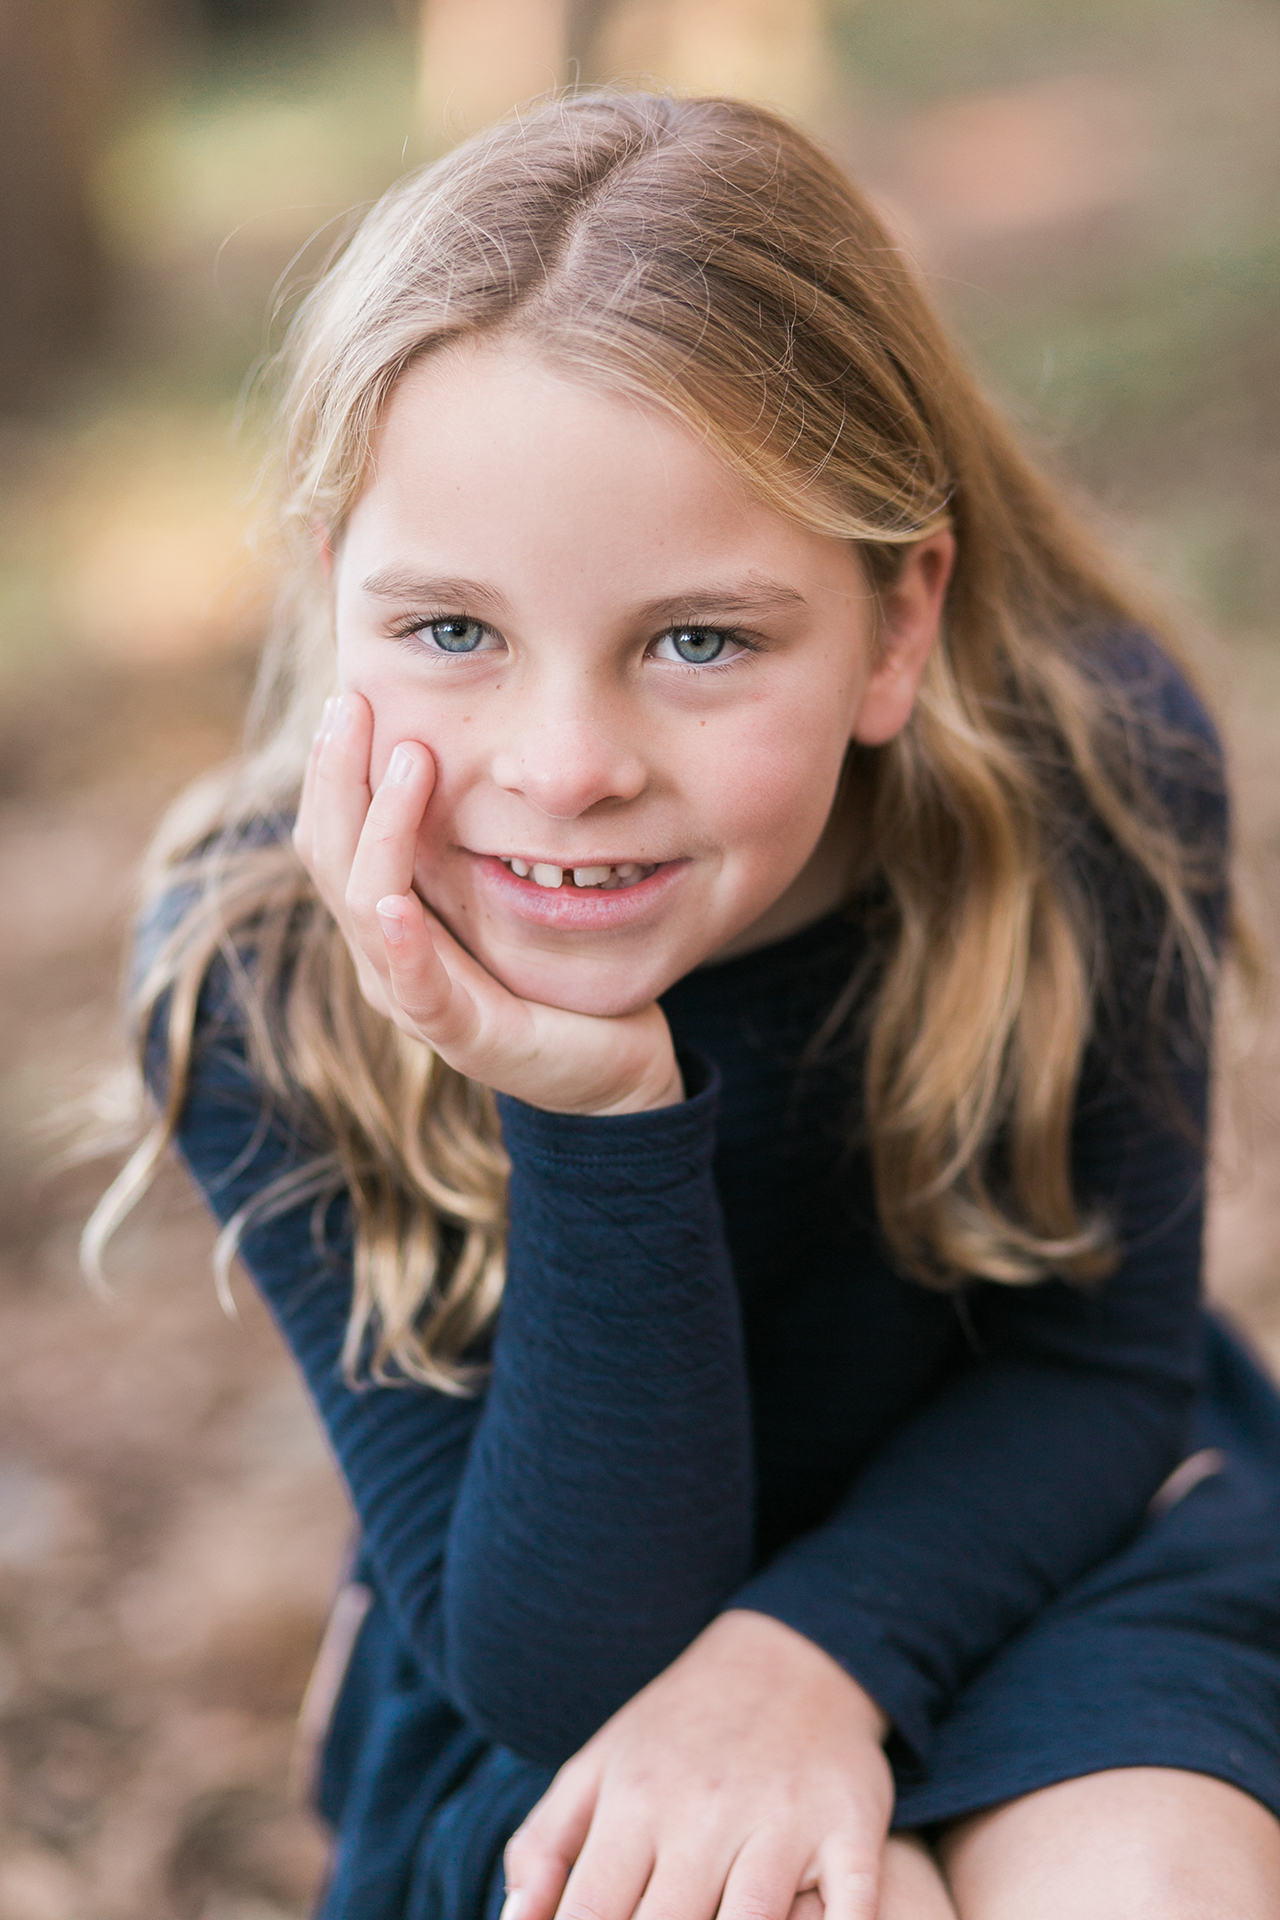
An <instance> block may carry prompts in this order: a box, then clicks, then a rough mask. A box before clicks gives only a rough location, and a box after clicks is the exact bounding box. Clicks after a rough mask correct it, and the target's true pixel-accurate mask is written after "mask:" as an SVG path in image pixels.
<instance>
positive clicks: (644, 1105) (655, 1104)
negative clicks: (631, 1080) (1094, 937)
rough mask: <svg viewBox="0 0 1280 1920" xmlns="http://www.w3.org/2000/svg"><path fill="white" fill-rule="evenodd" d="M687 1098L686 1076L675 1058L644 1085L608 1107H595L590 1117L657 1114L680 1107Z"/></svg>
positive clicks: (605, 1117) (603, 1118) (598, 1118)
mask: <svg viewBox="0 0 1280 1920" xmlns="http://www.w3.org/2000/svg"><path fill="white" fill-rule="evenodd" d="M684 1097H685V1090H684V1076H683V1075H682V1073H681V1072H680V1068H679V1066H678V1064H677V1062H676V1060H675V1058H674V1057H673V1058H672V1059H671V1061H670V1064H669V1066H668V1067H667V1068H666V1070H665V1072H664V1071H659V1072H656V1073H654V1074H652V1075H650V1076H648V1077H647V1078H646V1079H645V1081H644V1082H642V1084H641V1085H640V1086H638V1087H636V1088H634V1089H633V1090H632V1091H631V1092H629V1093H626V1094H624V1095H623V1096H622V1097H621V1098H620V1099H618V1100H615V1101H612V1102H611V1103H610V1104H609V1105H608V1106H601V1107H593V1108H591V1109H590V1117H591V1118H592V1119H596V1120H605V1119H608V1118H610V1117H611V1116H612V1115H614V1114H622V1113H655V1112H657V1110H658V1109H659V1108H660V1107H678V1106H680V1105H681V1104H682V1103H683V1101H684Z"/></svg>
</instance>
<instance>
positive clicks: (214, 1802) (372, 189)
mask: <svg viewBox="0 0 1280 1920" xmlns="http://www.w3.org/2000/svg"><path fill="white" fill-rule="evenodd" d="M625 76H630V77H634V78H637V79H642V80H647V81H654V80H656V81H661V82H666V83H669V84H672V85H675V86H677V87H681V88H686V89H690V90H708V89H716V90H732V91H735V92H739V93H743V94H746V95H749V96H752V97H756V98H762V99H765V100H768V101H771V102H773V103H775V104H778V105H781V106H782V107H783V108H785V109H786V110H787V111H789V112H791V113H793V114H794V115H796V116H797V117H798V118H799V119H800V120H801V121H802V122H803V123H804V124H805V125H807V126H808V127H810V128H811V129H813V130H815V131H816V132H818V133H819V134H820V135H822V136H823V137H824V138H825V139H826V140H827V141H828V142H829V143H830V144H831V145H832V146H833V148H834V149H835V150H836V151H837V152H838V153H839V155H840V156H841V157H842V158H843V159H844V160H845V161H846V162H847V163H848V164H849V165H850V167H851V168H852V169H853V171H854V172H855V174H856V175H857V176H858V177H859V178H861V180H862V181H863V182H864V183H865V184H866V185H867V186H868V187H869V188H870V190H871V191H872V193H873V194H874V196H875V197H876V199H877V200H878V201H879V203H880V204H881V206H882V207H883V208H884V210H885V211H886V213H887V214H888V217H889V218H890V220H891V222H892V223H893V225H894V226H895V227H896V229H897V231H898V232H899V234H900V235H901V236H902V238H903V240H904V241H905V243H906V244H907V246H908V247H909V248H910V249H911V250H912V252H913V253H914V255H915V257H916V258H917V260H918V261H919V262H920V264H921V266H922V269H923V270H924V271H925V273H926V274H927V276H928V278H929V281H930V283H931V286H932V289H933V292H934V295H935V297H936V299H937V300H938V301H939V303H940V304H941V306H942V307H943V309H944V310H945V311H946V313H947V314H948V315H949V317H950V318H951V320H952V321H953V323H954V325H955V326H956V328H957V329H958V330H959V332H960V334H961V335H962V336H963V337H964V339H965V340H966V341H967V342H968V343H969V346H970V348H971V350H972V353H973V356H974V357H975V359H976V361H977V362H978V364H979V366H980V367H981V369H982V371H983V375H984V378H985V379H986V381H987V383H988V384H989V385H990V386H991V387H992V388H993V389H994V390H995V391H996V392H998V393H999V394H1000V395H1002V396H1003V398H1004V399H1005V401H1006V402H1007V404H1008V405H1009V406H1010V408H1011V409H1012V410H1013V412H1014V413H1015V415H1016V416H1017V417H1018V418H1019V419H1020V420H1021V421H1022V423H1023V425H1024V427H1025V429H1026V431H1027V432H1028V434H1029V435H1030V436H1031V437H1032V438H1033V440H1034V441H1035V442H1036V443H1037V444H1038V445H1039V446H1040V448H1041V449H1042V450H1043V451H1044V453H1045V455H1046V457H1048V458H1049V459H1050V460H1051V461H1052V462H1053V464H1054V465H1055V466H1056V467H1057V469H1058V470H1059V471H1060V472H1064V473H1066V474H1068V475H1070V476H1072V477H1074V478H1075V479H1076V480H1077V481H1078V482H1080V483H1081V484H1082V485H1083V486H1084V487H1085V488H1087V489H1088V490H1089V491H1090V492H1091V493H1092V494H1093V496H1094V497H1095V498H1096V499H1098V500H1099V501H1100V502H1101V503H1102V505H1103V507H1104V509H1105V510H1106V511H1107V513H1108V514H1109V515H1110V516H1111V519H1112V521H1113V524H1114V527H1115V530H1116V537H1117V539H1119V540H1120V541H1121V542H1122V544H1123V545H1124V546H1125V547H1126V548H1127V549H1128V550H1129V551H1130V552H1131V553H1132V554H1133V555H1134V556H1136V557H1137V558H1138V559H1140V560H1141V561H1143V562H1144V563H1145V564H1146V565H1147V566H1148V567H1150V568H1151V569H1152V570H1153V571H1154V573H1155V574H1156V575H1157V576H1158V578H1159V579H1160V580H1161V581H1162V582H1163V584H1164V585H1165V587H1166V588H1168V589H1169V590H1171V591H1172V592H1173V593H1175V594H1176V595H1178V596H1179V597H1180V598H1181V599H1182V601H1183V603H1184V604H1185V605H1186V607H1187V609H1188V612H1189V618H1190V631H1191V635H1192V645H1193V648H1194V650H1195V652H1196V655H1197V657H1198V659H1199V663H1200V666H1201V669H1202V672H1203V674H1204V676H1205V678H1206V680H1207V682H1208V684H1209V686H1210V687H1211V689H1212V690H1213V692H1214V694H1215V695H1216V697H1217V699H1218V701H1219V703H1220V707H1221V711H1222V715H1223V718H1224V723H1225V726H1226V730H1227V734H1228V737H1229V739H1230V742H1231V745H1232V747H1233V749H1234V752H1235V756H1236V765H1237V772H1238V781H1239V792H1240V814H1241V824H1242V828H1243V831H1244V838H1245V840H1246V842H1247V843H1248V845H1249V847H1250V848H1251V849H1252V851H1251V854H1250V873H1251V876H1252V878H1251V885H1252V887H1253V891H1254V893H1255V896H1256V899H1257V901H1258V903H1259V908H1260V911H1261V912H1262V913H1263V914H1264V916H1265V915H1266V913H1267V912H1268V911H1269V908H1270V903H1271V902H1273V901H1274V899H1275V897H1276V893H1277V873H1278V872H1280V785H1278V784H1277V781H1276V779H1275V773H1274V768H1275V762H1276V759H1277V755H1278V749H1280V734H1278V733H1277V724H1278V722H1280V545H1278V543H1277V538H1276V528H1277V525H1278V524H1280V437H1278V434H1277V428H1278V427H1280V326H1278V324H1277V323H1278V321H1280V276H1278V272H1277V269H1278V265H1280V240H1278V236H1277V230H1276V225H1275V211H1276V207H1277V205H1278V204H1280V200H1278V198H1277V187H1278V186H1280V179H1278V175H1280V12H1277V10H1276V8H1275V6H1274V4H1273V0H427V3H426V4H425V6H421V7H419V6H417V5H415V4H413V0H0V923H2V925H0V978H2V980H3V1001H2V1006H0V1079H2V1081H3V1087H2V1091H0V1144H2V1146H3V1167H2V1170H0V1201H2V1206H3V1210H2V1213H0V1376H2V1382H3V1383H2V1386H0V1920H294V1917H296V1916H301V1915H303V1914H304V1913H305V1912H306V1910H307V1906H308V1902H309V1899H310V1897H311V1894H312V1892H313V1890H314V1887H315V1885H316V1884H317V1881H318V1878H319V1876H320V1874H321V1872H322V1870H323V1861H324V1849H323V1844H322V1841H321V1838H320V1835H319V1833H318V1830H317V1829H316V1827H315V1826H314V1825H313V1823H312V1822H311V1819H310V1817H309V1816H308V1814H307V1813H306V1812H305V1811H304V1810H303V1808H302V1807H301V1805H300V1804H299V1802H298V1798H297V1796H296V1793H293V1792H292V1791H291V1788H290V1783H289V1768H290V1753H291V1745H292V1739H293V1722H294V1717H295V1714H296V1711H297V1706H298V1702H299V1699H300V1696H301V1693H302V1689H303V1687H304V1684H305V1680H306V1676H307V1672H308V1669H309V1666H310V1663H311V1660H312V1658H313V1656H314V1653H315V1649H316V1645H317V1642H318V1638H319V1635H320V1631H321V1627H322V1623H323V1618H324V1614H325V1610H326V1606H327V1603H328V1599H329V1595H330V1591H331V1588H332V1584H333V1580H334V1570H335V1566H336V1563H337V1560H338V1557H339V1554H340V1552H341V1548H342V1545H343V1542H344V1539H345V1535H346V1531H347V1524H348V1522H347V1514H346V1511H345V1507H344V1503H343V1499H342V1496H341V1493H340V1491H339V1489H338V1487H337V1485H336V1483H335V1480H334V1477H333V1474H332V1471H331V1469H330V1466H329V1463H328V1460H327V1456H326V1454H325V1452H324V1448H323V1446H322V1444H321V1442H320V1440H319V1438H318V1437H317V1435H316V1433H315V1431H314V1428H313V1425H312V1422H311V1419H310V1416H309V1414H308V1412H307V1409H306V1407H305V1405H304V1402H303V1400H302V1396H301V1393H300V1390H299V1388H298V1387H297V1385H296V1384H295V1382H294V1379H293V1377H292V1374H291V1371H290V1368H289V1365H288V1363H287V1362H286V1360H285V1359H284V1357H283V1356H282V1354H281V1352H280V1351H279V1349H278V1346H277V1343H276V1341H275V1338H274V1336H273V1334H272V1332H271V1330H270V1328H269V1327H268V1326H267V1325H266V1323H265V1319H264V1316H263V1314H262V1313H261V1311H260V1310H259V1309H258V1308H257V1307H256V1305H255V1302H254V1299H253V1297H252V1294H251V1292H250V1290H249V1289H248V1287H247V1286H246V1285H244V1284H243V1283H241V1285H240V1286H239V1288H238V1295H239V1302H240V1318H239V1320H238V1321H237V1322H232V1321H228V1320H227V1319H225V1318H224V1317H223V1316H222V1315H221V1313H220V1311H219V1309H218V1306H217V1303H216V1300H215V1298H214V1292H213V1287H212V1283H211V1280H210V1277H209V1269H208V1254H209V1245H210V1234H209V1232H208V1229H207V1227H206V1225H205V1223H204V1220H203V1218H202V1217H201V1215H200V1213H199V1211H198V1209H197V1208H196V1207H195V1205H194V1204H193V1202H192V1201H191V1200H190V1198H189V1197H188V1195H187V1194H186V1191H185V1189H184V1186H183V1183H182V1181H181V1180H180V1179H179V1178H178V1177H176V1176H174V1177H173V1178H171V1179H168V1180H166V1181H165V1182H163V1183H162V1190H161V1191H160V1192H159V1193H158V1194H157V1195H156V1196H155V1197H154V1198H153V1200H152V1201H151V1202H150V1203H149V1204H148V1205H147V1207H146V1209H145V1213H144V1215H143V1216H142V1217H141V1218H140V1219H138V1220H137V1221H136V1222H134V1223H133V1224H132V1225H131V1226H130V1227H129V1228H128V1230H127V1231H126V1232H125V1233H124V1234H123V1235H122V1236H121V1238H120V1240H119V1242H118V1244H117V1249H116V1253H115V1256H114V1273H115V1278H116V1291H115V1297H114V1298H113V1299H112V1300H111V1301H109V1302H106V1303H104V1302H102V1301H100V1300H99V1299H97V1298H95V1297H94V1296H92V1295H90V1294H88V1293H87V1292H86V1290H85V1289H84V1287H83V1285H82V1283H81V1281H80V1279H79V1278H78V1275H77V1270H76V1264H75V1241H76V1235H77V1232H78V1230H79V1226H80V1223H81V1221H82V1219H83V1217H84V1214H85V1212H86V1211H87V1209H88V1207H89V1205H90V1204H91V1202H92V1200H93V1198H94V1197H95V1196H96V1193H97V1191H98V1189H99V1186H100V1184H101V1182H100V1174H99V1171H98V1170H85V1169H79V1170H74V1169H73V1170H63V1171H61V1172H59V1173H56V1174H54V1175H51V1174H50V1172H49V1169H48V1162H49V1157H50V1150H49V1148H48V1146H47V1144H46V1143H45V1140H44V1138H43V1136H42V1135H41V1133H40V1131H39V1124H38V1123H40V1122H41V1121H42V1119H43V1118H44V1116H46V1115H47V1114H48V1112H49V1110H50V1108H51V1107H54V1106H56V1105H57V1104H58V1103H60V1102H62V1101H64V1100H65V1099H66V1098H67V1097H68V1095H69V1094H72V1093H74V1092H75V1091H76V1089H77V1088H83V1087H85V1086H86V1085H88V1084H90V1083H91V1082H92V1080H93V1079H94V1077H95V1075H96V1074H97V1073H98V1072H99V1071H100V1069H101V1067H102V1065H103V1063H104V1062H107V1061H109V1060H110V1059H111V1057H112V1055H113V1051H114V1050H115V1049H116V1048H117V1047H118V1044H119V1041H118V1029H117V1023H116V1022H117V1016H116V1003H117V985H118V977H119V972H120V966H121V957H122V950H123V939H124V929H125V926H126V923H127V916H128V908H129V899H130V889H131V885H132V879H133V874H134V870H135V865H136V861H137V858H138V855H139V852H140V850H141V848H142V846H143V844H144V842H145V840H146V837H147V835H148V833H149V831H150V829H151V827H152V825H153V823H154V821H155V819H156V817H157V815H158V813H159V811H160V809H161V807H162V806H163V804H164V802H165V801H166V799H167V798H169V797H170V796H171V795H172V794H173V793H174V792H176V790H177V789H178V788H179V787H180V786H181V785H182V783H183V782H185V781H186V780H187V779H188V778H189V777H190V776H191V775H192V774H194V773H195V772H197V771H198V770H200V769H201V768H202V767H204V766H207V765H209V764H211V763H213V762H214V761H216V760H218V759H219V758H221V757H223V756H224V755H225V754H226V753H227V752H228V751H230V750H231V748H232V747H233V745H234V742H235V739H236V736H237V729H238V726H239V722H240V717H241V713H242V710H243V706H244V702H245V697H246V692H247V689H248V686H249V682H250V676H251V672H252V663H253V657H254V650H255V647H256V644H257V642H258V638H259V633H260V628H261V623H262V609H263V605H264V594H265V589H266V582H265V580H264V578H263V570H262V565H261V563H260V562H259V561H258V560H256V559H255V554H254V548H253V544H252V541H251V539H250V537H249V529H250V524H251V516H252V497H251V496H252V485H253V478H254V472H255V463H256V459H257V453H258V446H257V442H256V439H255V430H256V420H255V414H254V403H253V401H252V399H251V398H248V399H247V398H246V395H248V394H249V387H248V384H247V382H248V377H249V375H250V374H251V372H252V369H253V368H254V366H255V365H256V364H257V363H258V362H259V361H260V360H261V358H262V356H263V355H264V353H265V352H266V351H268V350H269V348H270V346H271V344H272V342H273V340H275V339H276V338H277V337H278V331H279V324H280V316H281V315H282V314H284V313H287V311H288V308H289V305H290V302H291V300H292V299H293V298H294V297H295V295H296V291H297V289H298V288H299V287H300V286H302V285H303V284H305V281H306V278H307V275H308V272H309V271H311V270H312V269H313V267H314V264H315V262H316V261H317V260H318V259H319V258H320V256H321V254H322V253H323V249H324V246H325V244H326V238H327V236H328V235H329V234H331V233H332V231H333V227H334V223H335V222H340V221H341V218H342V216H343V215H344V214H345V213H346V211H347V210H348V209H349V208H351V207H352V206H355V205H358V204H360V203H363V202H366V201H368V200H369V199H370V198H372V197H373V196H376V194H377V193H378V192H379V191H380V190H381V189H382V188H383V187H384V186H385V185H386V184H387V183H388V182H389V181H391V180H392V179H394V178H395V177H396V175H397V174H398V173H400V172H401V171H402V170H403V169H404V168H405V167H406V166H410V165H413V164H416V163H418V162H420V161H421V160H422V159H424V158H426V157H429V156H430V155H431V154H433V153H435V152H438V151H441V150H442V149H443V148H444V147H446V146H447V145H449V144H450V143H452V142H453V141H455V140H456V139H458V138H459V137H460V136H461V135H462V134H464V133H465V132H467V131H468V130H470V129H471V128H473V127H475V126H478V125H480V124H483V123H484V122H485V121H486V120H487V119H489V118H491V117H492V116H493V115H495V114H497V113H500V112H502V111H503V110H505V109H506V108H507V107H508V106H510V105H511V104H512V103H513V102H515V101H517V100H519V99H522V98H527V97H529V96H532V95H536V94H537V93H539V92H541V91H543V90H545V89H546V88H548V87H551V86H556V85H562V84H565V83H568V82H571V81H573V80H575V79H582V80H586V81H591V80H596V79H611V78H617V77H625ZM317 236H319V237H318V238H317ZM1226 1028H1227V1032H1226V1036H1225V1039H1226V1043H1227V1044H1226V1045H1225V1047H1224V1059H1225V1060H1226V1061H1227V1063H1228V1064H1227V1065H1226V1066H1225V1068H1224V1072H1223V1085H1222V1089H1221V1092H1220V1097H1219V1126H1218V1152H1217V1168H1216V1172H1215V1197H1214V1205H1213V1217H1212V1226H1211V1233H1210V1269H1211V1278H1212V1285H1213V1288H1214V1291H1215V1292H1216V1294H1217V1295H1218V1296H1219V1298H1220V1299H1222V1300H1224V1301H1225V1302H1226V1303H1227V1304H1228V1305H1229V1307H1230V1308H1231V1310H1232V1311H1233V1312H1234V1313H1235V1314H1236V1316H1237V1317H1238V1318H1239V1319H1241V1320H1242V1321H1243V1322H1244V1323H1245V1324H1246V1325H1247V1326H1248V1327H1249V1328H1250V1329H1251V1330H1252V1332H1253V1333H1254V1335H1255V1337H1256V1338H1257V1340H1258V1341H1259V1342H1260V1343H1261V1344H1262V1346H1263V1348H1264V1350H1265V1351H1267V1352H1268V1353H1269V1355H1270V1357H1271V1358H1272V1360H1273V1362H1280V1115H1278V1113H1277V1107H1278V1106H1280V1098H1278V1097H1277V1094H1276V1087H1277V1076H1276V1066H1277V1063H1278V1062H1280V1045H1278V1044H1277V1034H1276V1026H1275V1021H1274V1018H1272V1020H1271V1021H1270V1023H1268V1022H1267V1020H1266V1019H1264V1020H1263V1022H1262V1024H1261V1025H1260V1026H1259V1025H1257V1024H1253V1025H1250V1024H1248V1023H1246V1022H1245V1021H1244V1020H1243V1019H1242V1018H1241V1017H1240V1016H1239V1015H1238V1014H1236V1013H1232V1012H1230V1011H1229V1012H1228V1016H1227V1020H1226Z"/></svg>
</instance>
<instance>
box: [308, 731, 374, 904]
mask: <svg viewBox="0 0 1280 1920" xmlns="http://www.w3.org/2000/svg"><path fill="white" fill-rule="evenodd" d="M372 744H373V713H372V710H371V708H370V706H369V703H368V701H367V700H365V699H364V698H363V697H362V696H361V695H360V694H358V693H346V694H343V696H342V698H341V699H340V700H339V701H338V702H337V703H336V705H335V707H334V709H333V713H332V715H331V716H330V725H329V729H328V732H327V733H326V734H325V736H324V739H323V740H322V742H321V745H320V752H319V755H318V756H317V759H316V770H315V779H314V782H313V785H312V795H311V809H310V829H311V855H312V858H311V874H312V877H313V879H314V880H315V882H316V885H317V887H318V888H319V889H320V893H321V896H322V898H323V899H324V901H325V903H326V904H327V905H328V906H329V908H330V909H331V910H332V912H333V913H334V915H335V916H336V917H337V918H339V919H341V918H342V903H343V901H344V899H345V896H346V891H347V882H348V879H349V877H350V873H351V865H352V861H353V860H354V858H355V854H356V849H357V847H358V846H359V844H360V834H361V832H362V830H363V828H364V823H365V820H366V818H367V816H368V812H369V800H370V795H369V751H370V748H371V746H372Z"/></svg>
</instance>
